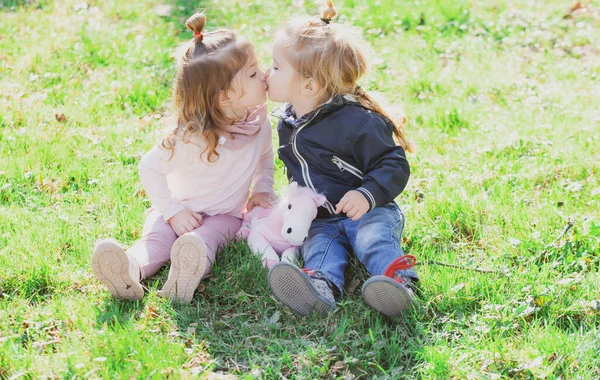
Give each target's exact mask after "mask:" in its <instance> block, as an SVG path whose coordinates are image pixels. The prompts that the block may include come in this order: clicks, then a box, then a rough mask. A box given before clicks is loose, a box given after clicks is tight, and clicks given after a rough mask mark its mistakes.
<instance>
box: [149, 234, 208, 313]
mask: <svg viewBox="0 0 600 380" xmlns="http://www.w3.org/2000/svg"><path fill="white" fill-rule="evenodd" d="M206 261H207V257H206V245H205V243H204V241H202V239H200V238H198V237H195V236H191V235H183V236H181V237H180V238H179V239H177V241H175V244H173V248H172V249H171V268H170V269H169V278H168V279H167V282H166V283H165V285H164V286H163V288H162V290H161V291H160V295H161V296H162V297H164V298H168V299H171V300H173V301H178V302H181V303H190V302H191V301H192V298H194V292H195V291H196V289H197V288H198V284H200V280H201V279H202V275H203V274H204V270H205V269H206Z"/></svg>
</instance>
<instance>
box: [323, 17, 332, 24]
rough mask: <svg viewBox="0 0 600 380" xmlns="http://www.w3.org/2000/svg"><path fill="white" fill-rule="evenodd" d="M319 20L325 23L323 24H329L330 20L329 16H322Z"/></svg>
mask: <svg viewBox="0 0 600 380" xmlns="http://www.w3.org/2000/svg"><path fill="white" fill-rule="evenodd" d="M321 21H323V22H324V23H325V25H329V23H330V22H331V19H330V18H322V17H321Z"/></svg>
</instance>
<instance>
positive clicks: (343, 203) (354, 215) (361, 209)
mask: <svg viewBox="0 0 600 380" xmlns="http://www.w3.org/2000/svg"><path fill="white" fill-rule="evenodd" d="M369 207H370V205H369V201H368V200H367V198H365V196H364V195H362V194H361V193H360V191H356V190H350V191H349V192H347V193H346V194H344V196H343V197H342V199H340V203H338V204H337V206H336V207H335V213H336V214H339V213H340V212H343V213H344V214H346V215H348V218H351V219H352V220H358V219H360V217H361V216H363V215H365V214H366V213H367V211H369Z"/></svg>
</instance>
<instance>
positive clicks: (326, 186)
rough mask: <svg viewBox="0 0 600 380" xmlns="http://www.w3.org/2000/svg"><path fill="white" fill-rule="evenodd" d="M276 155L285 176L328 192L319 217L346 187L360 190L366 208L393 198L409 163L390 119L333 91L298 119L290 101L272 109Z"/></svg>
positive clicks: (328, 212)
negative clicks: (275, 130)
mask: <svg viewBox="0 0 600 380" xmlns="http://www.w3.org/2000/svg"><path fill="white" fill-rule="evenodd" d="M273 115H275V116H277V117H279V118H281V120H280V121H279V123H278V124H277V132H278V134H279V149H278V153H279V158H280V159H281V160H282V161H283V163H284V164H285V166H286V168H287V176H288V179H289V180H293V181H296V182H298V184H299V185H301V186H307V187H310V188H312V189H313V190H315V191H316V192H318V193H321V194H323V195H325V196H326V197H327V203H326V204H325V205H324V207H323V208H322V209H320V210H319V217H328V216H331V215H334V214H335V205H336V204H337V203H338V202H339V201H340V199H341V198H342V197H343V196H344V194H346V193H347V192H348V191H350V190H357V191H360V192H361V193H362V194H363V195H364V196H365V198H367V200H368V201H369V204H370V208H369V210H371V209H373V208H374V207H377V206H381V205H385V204H387V203H389V202H391V201H393V200H394V198H396V197H397V196H398V195H399V194H400V193H401V192H402V190H404V188H405V187H406V183H407V182H408V177H409V175H410V168H409V165H408V161H407V160H406V154H405V152H404V149H403V148H402V147H400V146H398V145H396V144H395V142H394V140H393V137H392V136H393V128H394V126H393V125H392V123H391V122H390V121H389V120H388V119H387V118H386V117H384V116H383V115H381V114H379V113H377V112H374V111H371V110H368V109H366V108H364V107H363V106H362V105H361V104H360V103H358V102H356V101H354V100H352V98H351V97H343V96H336V97H334V98H333V99H332V100H330V101H329V102H327V103H325V104H323V105H321V106H320V107H318V108H317V109H315V110H314V111H312V112H310V113H308V114H306V115H304V116H303V117H301V118H300V119H298V120H296V117H295V113H294V111H293V110H292V106H291V104H284V105H283V106H282V107H280V108H279V109H277V110H275V111H274V112H273Z"/></svg>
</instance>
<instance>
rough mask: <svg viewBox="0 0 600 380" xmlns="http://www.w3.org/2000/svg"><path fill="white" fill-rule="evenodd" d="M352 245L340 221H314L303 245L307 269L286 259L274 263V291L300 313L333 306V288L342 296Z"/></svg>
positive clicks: (272, 286)
mask: <svg viewBox="0 0 600 380" xmlns="http://www.w3.org/2000/svg"><path fill="white" fill-rule="evenodd" d="M349 247H350V246H349V242H348V239H347V238H346V236H345V235H344V234H343V233H342V232H341V230H340V228H339V226H338V225H337V221H331V219H330V220H328V221H321V220H317V221H314V222H313V224H312V226H311V229H310V231H309V234H308V239H307V241H306V243H305V244H304V246H303V247H302V255H303V257H304V267H305V269H302V270H301V269H300V268H298V267H297V266H296V265H294V264H292V263H289V262H285V261H282V262H280V263H278V264H276V265H275V266H273V268H271V270H270V271H269V286H270V287H271V291H272V292H273V295H274V296H275V298H277V299H278V300H279V301H281V302H282V303H283V304H285V305H286V306H288V307H290V308H291V309H292V310H293V311H295V312H296V313H298V314H300V315H309V314H311V313H313V312H319V313H321V314H326V313H327V312H329V311H331V310H333V309H334V308H335V297H334V294H333V290H338V293H339V294H340V296H341V293H342V289H343V287H344V270H345V268H346V265H347V264H348V249H349ZM334 288H337V289H334Z"/></svg>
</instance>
